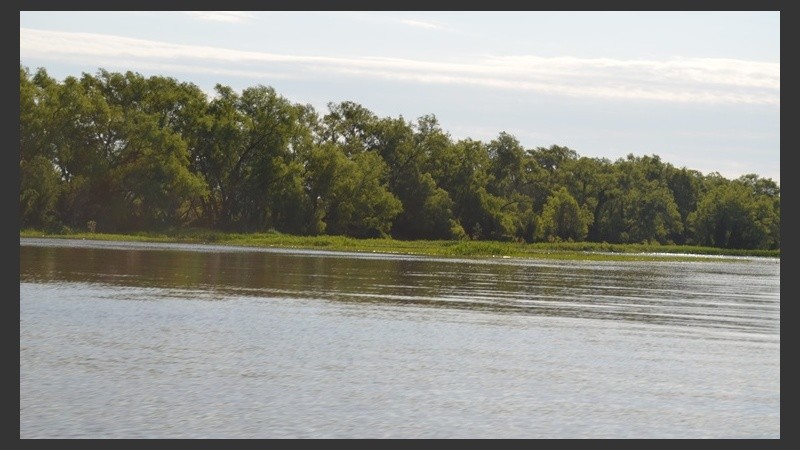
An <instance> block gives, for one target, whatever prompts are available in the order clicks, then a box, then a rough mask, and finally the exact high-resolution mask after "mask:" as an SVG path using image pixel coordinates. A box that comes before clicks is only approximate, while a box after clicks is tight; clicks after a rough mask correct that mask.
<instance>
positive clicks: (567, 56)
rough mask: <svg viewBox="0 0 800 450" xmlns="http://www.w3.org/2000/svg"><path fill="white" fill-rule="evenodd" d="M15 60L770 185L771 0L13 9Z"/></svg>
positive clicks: (776, 87)
mask: <svg viewBox="0 0 800 450" xmlns="http://www.w3.org/2000/svg"><path fill="white" fill-rule="evenodd" d="M20 64H21V65H23V66H25V67H28V68H29V69H30V70H31V71H35V70H36V69H38V68H44V69H45V70H46V71H47V73H48V74H49V75H50V76H51V77H54V78H56V79H58V80H63V79H64V78H66V77H67V76H76V77H80V76H81V75H82V74H84V73H89V74H92V75H95V74H97V73H98V71H99V70H100V69H105V70H108V71H110V72H127V71H132V72H136V73H139V74H141V75H143V76H153V75H158V76H167V77H172V78H175V79H176V80H178V81H179V82H189V83H194V84H195V85H197V86H198V87H200V88H201V89H203V90H204V91H206V92H208V93H209V95H213V92H214V86H215V85H217V84H221V85H223V86H228V87H231V88H233V89H234V90H236V91H237V92H241V91H242V90H243V89H246V88H249V87H255V86H258V85H264V86H270V87H272V88H274V89H275V91H276V92H277V93H278V94H279V95H281V96H283V97H285V98H286V99H288V100H290V101H291V102H293V103H302V104H310V105H312V106H313V107H314V108H315V110H316V111H317V112H318V113H319V114H320V115H324V114H325V113H327V112H328V106H327V105H328V104H329V103H331V102H333V103H339V102H343V101H351V102H355V103H357V104H359V105H361V106H363V107H364V108H366V109H368V110H370V111H372V112H373V113H375V114H376V115H377V116H378V117H381V118H384V117H391V118H398V117H403V118H404V119H406V120H407V121H411V122H415V121H416V119H418V118H419V117H422V116H424V115H434V116H436V118H437V119H438V121H439V124H440V126H441V127H442V129H443V130H444V131H445V132H447V133H449V134H450V136H451V138H453V140H454V141H455V140H459V139H466V138H471V139H474V140H481V141H484V142H487V143H488V142H489V141H491V140H493V139H495V138H497V137H498V136H499V135H500V133H501V132H505V133H508V134H511V135H512V136H514V137H515V138H516V139H517V140H518V141H519V142H520V144H522V146H523V147H524V148H526V149H534V148H537V147H549V146H551V145H559V146H566V147H569V148H571V149H572V150H575V151H576V152H577V154H578V155H579V156H586V157H591V158H606V159H609V160H611V161H615V160H617V159H619V158H625V157H626V156H627V155H629V154H633V155H635V156H645V155H648V156H651V155H657V156H659V157H660V158H661V160H662V161H663V162H665V163H670V164H672V165H673V166H675V167H678V168H681V167H685V168H687V169H692V170H697V171H699V172H702V173H703V174H709V173H712V172H717V173H719V174H720V175H722V176H724V177H726V178H729V179H734V178H738V177H739V176H742V175H745V174H756V175H759V176H760V177H762V178H771V179H772V180H774V181H775V182H777V183H780V12H779V11H739V12H735V11H684V12H682V11H646V12H635V11H476V12H469V11H194V12H192V11H113V12H104V11H20Z"/></svg>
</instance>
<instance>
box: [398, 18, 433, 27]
mask: <svg viewBox="0 0 800 450" xmlns="http://www.w3.org/2000/svg"><path fill="white" fill-rule="evenodd" d="M400 23H402V24H405V25H409V26H412V27H418V28H429V29H437V28H438V29H441V28H442V27H441V26H440V25H437V24H435V23H431V22H423V21H421V20H410V19H407V20H401V21H400Z"/></svg>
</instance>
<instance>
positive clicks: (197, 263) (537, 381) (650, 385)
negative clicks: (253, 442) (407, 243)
mask: <svg viewBox="0 0 800 450" xmlns="http://www.w3.org/2000/svg"><path fill="white" fill-rule="evenodd" d="M779 422H780V263H779V260H777V259H769V258H754V259H747V258H743V259H741V260H740V261H738V262H734V263H731V262H723V261H715V260H713V259H702V260H698V261H697V262H689V263H686V262H588V261H525V260H513V259H511V260H509V259H506V260H494V259H481V260H477V259H476V260H452V259H435V258H424V257H410V256H396V255H393V256H387V255H375V254H357V255H354V254H341V253H334V252H319V251H299V250H293V251H286V250H265V249H246V248H234V247H223V246H198V245H179V244H134V243H103V242H88V241H52V240H37V239H20V436H21V437H246V438H247V437H465V438H475V437H477V438H482V437H527V438H531V437H533V438H536V437H770V438H772V437H780V427H779Z"/></svg>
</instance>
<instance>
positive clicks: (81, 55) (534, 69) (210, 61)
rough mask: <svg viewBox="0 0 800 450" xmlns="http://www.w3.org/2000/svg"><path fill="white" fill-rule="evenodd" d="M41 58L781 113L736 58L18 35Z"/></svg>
mask: <svg viewBox="0 0 800 450" xmlns="http://www.w3.org/2000/svg"><path fill="white" fill-rule="evenodd" d="M26 57H32V58H44V59H50V60H58V61H69V62H76V63H83V64H95V65H96V66H97V67H103V68H107V67H108V66H109V65H115V64H116V65H117V66H119V65H122V64H124V66H123V67H124V68H125V70H137V68H139V67H148V68H150V69H152V70H181V71H185V72H189V73H206V74H231V75H234V74H239V75H242V76H248V77H284V78H287V77H292V78H309V77H313V76H316V75H317V74H322V75H324V76H326V77H328V76H331V75H333V74H340V75H348V76H357V77H363V78H380V79H391V80H396V81H402V82H416V83H434V84H455V85H466V86H480V87H487V88H496V89H511V90H521V91H536V92H542V93H549V94H557V95H568V96H577V97H601V98H616V99H631V100H656V101H665V102H699V103H751V104H774V105H779V104H780V64H779V63H763V62H753V61H741V60H731V59H713V58H682V59H670V60H664V61H653V60H619V59H609V58H591V59H587V58H575V57H552V58H543V57H538V56H502V57H500V56H484V57H480V58H477V59H475V60H469V61H462V62H449V63H444V62H437V61H423V60H413V59H400V58H386V57H323V56H309V55H284V54H276V53H266V52H253V51H241V50H233V49H226V48H220V47H210V46H194V45H180V44H171V43H165V42H157V41H150V40H143V39H133V38H125V37H119V36H111V35H100V34H91V33H71V32H59V31H45V30H36V29H29V28H20V60H21V62H22V61H24V58H26Z"/></svg>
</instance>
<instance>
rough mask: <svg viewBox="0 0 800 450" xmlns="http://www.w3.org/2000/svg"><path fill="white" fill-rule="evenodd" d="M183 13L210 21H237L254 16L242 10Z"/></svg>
mask: <svg viewBox="0 0 800 450" xmlns="http://www.w3.org/2000/svg"><path fill="white" fill-rule="evenodd" d="M184 14H187V15H189V16H192V17H194V18H196V19H200V20H208V21H212V22H229V23H238V22H244V21H245V20H248V19H252V18H253V17H255V16H254V15H253V14H250V13H247V12H244V11H185V12H184Z"/></svg>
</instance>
